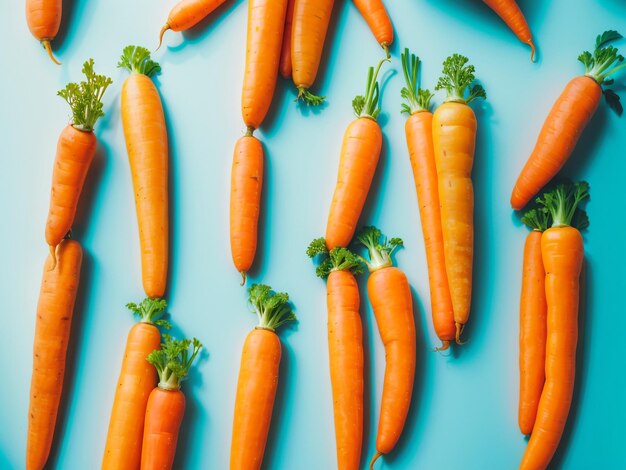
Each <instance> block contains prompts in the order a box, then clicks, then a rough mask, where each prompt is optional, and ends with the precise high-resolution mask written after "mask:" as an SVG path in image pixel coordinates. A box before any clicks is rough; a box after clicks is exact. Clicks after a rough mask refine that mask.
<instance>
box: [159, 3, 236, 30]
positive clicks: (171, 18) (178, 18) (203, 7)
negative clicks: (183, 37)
mask: <svg viewBox="0 0 626 470" xmlns="http://www.w3.org/2000/svg"><path fill="white" fill-rule="evenodd" d="M225 1H226V0H182V1H180V2H178V3H177V4H176V5H174V7H173V8H172V9H171V10H170V13H169V15H168V16H167V26H169V29H171V30H172V31H177V32H180V31H186V30H188V29H189V28H191V27H193V26H195V25H196V24H198V23H199V22H200V21H202V20H203V19H204V18H206V17H207V16H208V15H209V14H210V13H211V12H213V10H215V9H217V8H218V7H219V6H220V5H221V4H222V3H224V2H225Z"/></svg>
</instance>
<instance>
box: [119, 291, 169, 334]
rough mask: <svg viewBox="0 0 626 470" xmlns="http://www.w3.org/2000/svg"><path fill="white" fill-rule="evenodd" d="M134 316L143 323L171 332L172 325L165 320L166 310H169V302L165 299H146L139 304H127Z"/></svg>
mask: <svg viewBox="0 0 626 470" xmlns="http://www.w3.org/2000/svg"><path fill="white" fill-rule="evenodd" d="M126 308H128V309H129V310H130V311H131V312H133V314H134V315H135V316H136V317H138V318H139V321H140V322H142V323H150V324H153V325H156V326H160V327H161V328H164V329H166V330H169V329H170V327H171V325H170V323H169V322H168V321H167V320H163V318H161V317H163V315H164V314H165V309H166V308H167V302H166V301H165V299H151V298H149V297H146V298H145V299H143V300H142V301H141V303H139V304H135V303H132V302H131V303H128V304H126Z"/></svg>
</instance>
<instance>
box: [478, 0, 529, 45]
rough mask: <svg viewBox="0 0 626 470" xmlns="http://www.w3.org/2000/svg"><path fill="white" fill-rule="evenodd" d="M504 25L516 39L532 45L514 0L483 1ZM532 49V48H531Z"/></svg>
mask: <svg viewBox="0 0 626 470" xmlns="http://www.w3.org/2000/svg"><path fill="white" fill-rule="evenodd" d="M483 2H485V4H486V5H487V6H488V7H489V8H491V9H492V10H493V11H494V12H495V13H496V14H497V15H498V16H499V17H500V18H502V20H503V21H504V22H505V23H506V25H507V26H508V27H509V29H510V30H511V31H513V33H514V34H515V35H516V36H517V38H518V39H519V40H520V41H522V42H524V43H526V44H530V45H532V41H533V36H532V34H531V32H530V28H529V26H528V22H527V21H526V18H524V14H523V13H522V10H520V8H519V6H518V5H517V3H516V2H515V0H483ZM532 47H533V49H534V46H532Z"/></svg>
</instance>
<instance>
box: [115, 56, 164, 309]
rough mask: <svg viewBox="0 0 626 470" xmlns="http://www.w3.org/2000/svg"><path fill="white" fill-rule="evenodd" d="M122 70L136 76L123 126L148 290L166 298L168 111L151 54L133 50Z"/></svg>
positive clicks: (127, 93) (125, 95)
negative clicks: (166, 116) (162, 98)
mask: <svg viewBox="0 0 626 470" xmlns="http://www.w3.org/2000/svg"><path fill="white" fill-rule="evenodd" d="M117 65H118V67H122V68H126V69H128V70H129V71H130V72H131V74H130V77H128V78H127V79H126V81H125V82H124V85H123V86H122V125H123V127H124V138H125V139H126V149H127V150H128V160H129V162H130V171H131V173H132V177H133V187H134V189H135V206H136V208H137V221H138V224H139V242H140V245H141V271H142V279H143V288H144V291H145V292H146V295H147V296H148V297H150V298H156V297H162V296H163V294H164V293H165V285H166V283H167V265H168V244H169V222H168V189H167V178H168V147H167V130H166V127H165V117H164V116H163V106H162V105H161V99H160V98H159V92H158V91H157V89H156V87H155V86H154V83H152V80H150V77H152V76H153V75H156V74H157V73H159V72H160V71H161V67H160V66H159V64H157V63H156V62H154V61H152V60H150V52H149V51H148V50H147V49H145V48H143V47H137V46H127V47H125V48H124V53H123V55H122V58H121V59H120V62H119V63H118V64H117Z"/></svg>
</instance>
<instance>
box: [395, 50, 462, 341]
mask: <svg viewBox="0 0 626 470" xmlns="http://www.w3.org/2000/svg"><path fill="white" fill-rule="evenodd" d="M401 57H402V69H403V71H404V78H405V80H406V87H405V88H403V89H402V91H401V95H402V97H403V98H404V100H405V101H406V103H404V104H403V105H402V112H404V113H406V114H408V115H409V118H408V119H407V121H406V125H405V131H406V143H407V146H408V148H409V157H410V158H411V167H412V168H413V179H414V180H415V189H416V192H417V200H418V203H419V211H420V219H421V222H422V234H423V236H424V246H425V248H426V262H427V265H428V283H429V285H430V304H431V309H432V317H433V326H434V328H435V332H436V333H437V336H438V337H439V339H440V340H441V347H439V348H438V350H440V351H443V350H446V349H448V347H449V346H450V341H453V340H454V337H455V331H456V328H455V326H454V312H453V309H452V299H451V298H450V288H449V287H448V275H447V274H446V262H445V257H444V249H443V234H442V229H441V211H440V207H439V189H438V187H437V168H436V162H435V151H434V148H433V132H432V122H433V114H432V113H431V112H430V100H431V98H432V97H433V94H432V93H431V92H430V91H429V90H424V89H422V88H419V86H418V75H419V73H420V72H419V68H420V59H419V57H416V56H415V55H413V54H409V50H408V49H405V50H404V53H403V54H402V55H401ZM409 61H410V62H409Z"/></svg>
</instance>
